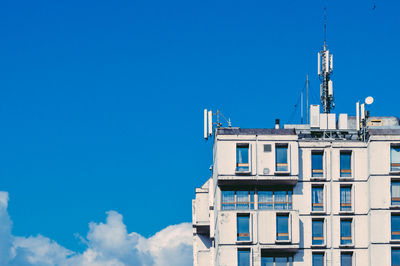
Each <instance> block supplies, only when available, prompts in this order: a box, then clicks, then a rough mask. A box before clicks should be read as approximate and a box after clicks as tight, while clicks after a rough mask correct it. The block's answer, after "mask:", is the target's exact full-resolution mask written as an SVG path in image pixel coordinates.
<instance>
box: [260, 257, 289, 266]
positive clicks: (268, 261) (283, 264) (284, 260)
mask: <svg viewBox="0 0 400 266" xmlns="http://www.w3.org/2000/svg"><path fill="white" fill-rule="evenodd" d="M261 266H293V257H291V256H289V257H288V256H276V257H274V256H262V257H261Z"/></svg>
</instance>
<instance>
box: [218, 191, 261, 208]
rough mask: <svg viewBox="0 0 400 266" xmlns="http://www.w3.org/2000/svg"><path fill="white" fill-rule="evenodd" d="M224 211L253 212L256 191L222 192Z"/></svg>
mask: <svg viewBox="0 0 400 266" xmlns="http://www.w3.org/2000/svg"><path fill="white" fill-rule="evenodd" d="M221 209H222V210H253V209H254V191H251V190H250V191H249V190H236V191H230V190H223V191H222V192H221Z"/></svg>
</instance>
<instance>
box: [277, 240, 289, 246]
mask: <svg viewBox="0 0 400 266" xmlns="http://www.w3.org/2000/svg"><path fill="white" fill-rule="evenodd" d="M290 243H292V241H291V240H275V244H286V245H287V244H290Z"/></svg>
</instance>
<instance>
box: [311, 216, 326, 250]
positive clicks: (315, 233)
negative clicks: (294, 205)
mask: <svg viewBox="0 0 400 266" xmlns="http://www.w3.org/2000/svg"><path fill="white" fill-rule="evenodd" d="M312 244H313V245H322V244H324V221H323V220H313V221H312Z"/></svg>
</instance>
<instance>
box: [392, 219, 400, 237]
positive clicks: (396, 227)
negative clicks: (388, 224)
mask: <svg viewBox="0 0 400 266" xmlns="http://www.w3.org/2000/svg"><path fill="white" fill-rule="evenodd" d="M392 239H400V215H395V214H392Z"/></svg>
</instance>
